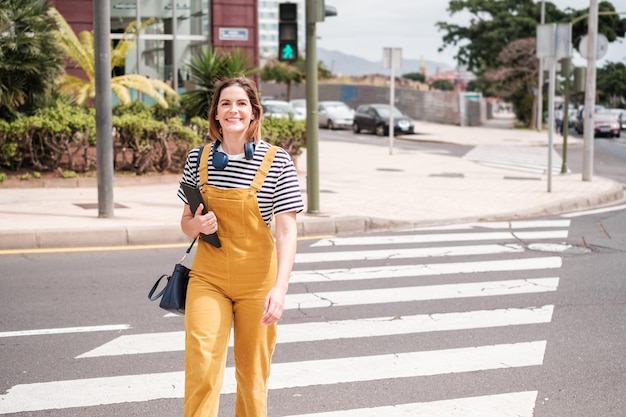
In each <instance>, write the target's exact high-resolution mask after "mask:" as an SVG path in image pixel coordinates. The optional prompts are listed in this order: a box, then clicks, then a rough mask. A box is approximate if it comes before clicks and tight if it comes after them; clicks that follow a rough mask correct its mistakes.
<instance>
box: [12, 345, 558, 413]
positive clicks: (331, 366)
mask: <svg viewBox="0 0 626 417" xmlns="http://www.w3.org/2000/svg"><path fill="white" fill-rule="evenodd" d="M545 348H546V342H545V341H534V342H524V343H514V344H501V345H491V346H477V347H467V348H457V349H446V350H433V351H425V352H406V353H392V354H386V355H377V356H361V357H349V358H340V359H326V360H313V361H305V362H286V363H275V364H273V365H272V376H271V378H270V389H272V390H276V389H284V388H294V387H307V386H312V385H331V384H339V383H348V382H356V381H376V380H381V379H387V378H410V377H419V376H429V375H442V374H451V373H462V372H475V371H482V370H490V369H503V368H518V367H525V366H538V365H541V364H542V363H543V356H544V353H545ZM235 390H236V381H235V376H234V369H233V368H227V369H226V374H225V378H224V385H223V388H222V393H223V394H232V393H234V392H235ZM183 391H184V373H183V372H182V371H181V372H167V373H158V374H142V375H125V376H115V377H107V378H87V379H76V380H69V381H52V382H42V383H34V384H22V385H16V386H13V387H12V388H10V389H9V390H8V391H7V393H6V394H4V395H0V414H10V413H16V412H28V411H40V410H49V409H62V408H70V407H90V406H96V405H104V404H116V403H126V402H138V401H150V400H157V399H162V398H181V397H182V396H183Z"/></svg>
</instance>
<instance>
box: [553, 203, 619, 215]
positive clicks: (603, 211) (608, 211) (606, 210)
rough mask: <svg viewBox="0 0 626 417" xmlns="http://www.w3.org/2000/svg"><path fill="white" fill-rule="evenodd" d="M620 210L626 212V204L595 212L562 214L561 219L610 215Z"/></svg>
mask: <svg viewBox="0 0 626 417" xmlns="http://www.w3.org/2000/svg"><path fill="white" fill-rule="evenodd" d="M620 210H626V204H622V205H620V206H613V207H605V208H599V209H595V210H586V211H577V212H576V213H566V214H561V217H567V218H570V217H580V216H588V215H589V214H601V213H610V212H612V211H620Z"/></svg>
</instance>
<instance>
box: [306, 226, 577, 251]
mask: <svg viewBox="0 0 626 417" xmlns="http://www.w3.org/2000/svg"><path fill="white" fill-rule="evenodd" d="M514 233H515V236H513V234H511V232H484V233H476V232H474V233H437V234H423V235H394V236H366V237H343V238H341V237H334V238H329V239H320V240H319V241H318V242H315V243H314V244H313V245H311V246H312V247H323V246H353V245H354V246H357V245H388V244H389V245H396V244H404V243H435V242H467V241H479V240H516V237H517V239H522V240H533V239H564V238H566V237H567V235H568V231H567V230H546V231H521V232H518V231H514Z"/></svg>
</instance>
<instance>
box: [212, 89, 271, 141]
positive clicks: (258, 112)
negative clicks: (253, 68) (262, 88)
mask: <svg viewBox="0 0 626 417" xmlns="http://www.w3.org/2000/svg"><path fill="white" fill-rule="evenodd" d="M234 85H236V86H239V87H241V88H243V89H244V91H245V92H246V94H248V98H249V99H250V105H251V106H252V115H253V116H254V120H251V121H250V126H249V127H248V130H247V131H246V139H247V140H248V141H250V140H252V139H254V140H257V141H258V140H260V139H261V119H262V118H263V107H262V106H261V100H260V99H259V93H258V91H257V88H256V83H255V82H254V81H252V80H251V79H249V78H246V77H230V78H222V79H220V80H218V81H217V82H216V83H215V92H214V93H213V98H212V99H211V107H209V120H208V121H209V138H210V139H211V140H219V141H222V140H223V139H224V137H223V136H222V127H221V125H220V122H219V121H218V120H215V116H216V115H217V104H218V102H219V100H220V95H221V94H222V91H223V90H224V89H225V88H227V87H232V86H234Z"/></svg>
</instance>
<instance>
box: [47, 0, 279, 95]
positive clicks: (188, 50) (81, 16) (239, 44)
mask: <svg viewBox="0 0 626 417" xmlns="http://www.w3.org/2000/svg"><path fill="white" fill-rule="evenodd" d="M93 1H94V0H52V1H51V4H52V5H53V6H55V7H56V8H57V9H58V10H59V12H60V13H61V15H63V17H64V18H65V19H66V20H67V21H68V23H69V24H70V25H71V26H72V28H73V29H74V31H75V32H76V34H78V33H79V32H81V31H83V30H88V31H90V30H93V28H94V17H93ZM95 1H98V0H95ZM109 3H110V19H111V20H110V22H111V39H112V40H113V42H114V43H115V41H116V40H119V39H121V38H122V35H123V33H124V31H125V30H126V28H127V27H128V25H129V24H131V23H133V22H135V23H136V24H138V25H141V24H142V23H145V22H146V21H148V20H151V21H152V23H151V24H150V25H149V26H147V27H146V28H145V29H144V30H143V31H142V32H141V33H140V35H139V38H138V40H137V45H136V48H134V49H132V50H131V51H129V53H128V55H127V57H126V63H125V68H124V69H123V70H122V71H123V72H124V73H127V74H141V75H145V76H147V77H150V78H156V79H160V80H164V81H167V82H169V83H170V85H172V86H173V87H174V88H176V89H178V90H181V89H182V88H184V85H185V81H186V80H188V78H189V74H188V73H187V71H186V69H185V68H186V63H188V62H189V60H190V57H191V56H192V55H193V54H194V53H196V52H198V51H199V50H200V49H201V48H203V47H205V46H211V47H212V48H213V50H214V51H215V50H218V49H219V50H228V49H234V48H236V49H241V50H242V51H243V52H244V54H248V55H249V57H250V59H251V62H252V64H253V65H254V66H258V65H259V5H258V0H175V1H172V0H110V1H109ZM269 3H272V2H269ZM275 3H276V4H275V9H276V10H275V14H276V21H275V23H276V32H277V30H278V29H277V16H278V2H275ZM275 36H277V35H275ZM276 43H277V41H276ZM68 71H69V72H72V71H74V72H76V71H77V70H72V68H68Z"/></svg>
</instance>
